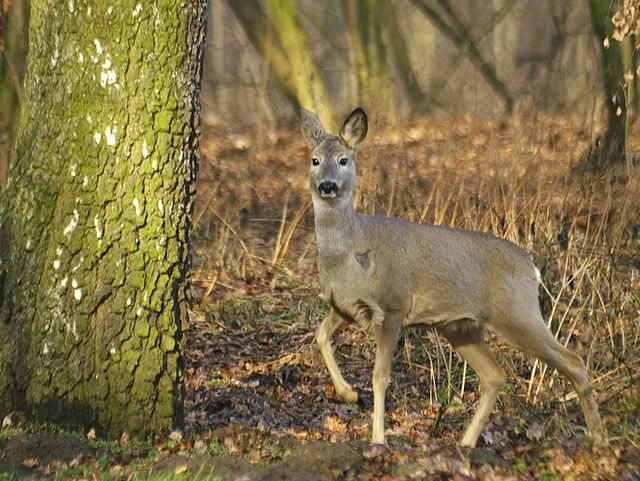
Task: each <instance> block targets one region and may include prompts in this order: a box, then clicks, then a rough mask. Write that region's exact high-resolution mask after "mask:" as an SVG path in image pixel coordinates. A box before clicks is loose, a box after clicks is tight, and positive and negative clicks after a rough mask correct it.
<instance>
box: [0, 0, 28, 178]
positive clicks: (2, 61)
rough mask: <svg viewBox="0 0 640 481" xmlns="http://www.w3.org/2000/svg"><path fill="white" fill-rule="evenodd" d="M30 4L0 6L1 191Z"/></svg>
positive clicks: (8, 1)
mask: <svg viewBox="0 0 640 481" xmlns="http://www.w3.org/2000/svg"><path fill="white" fill-rule="evenodd" d="M28 23H29V2H28V1H27V0H5V1H3V2H0V190H2V187H3V186H4V184H5V183H6V180H7V173H8V169H9V161H10V159H9V156H10V153H11V148H12V146H13V142H14V140H15V134H16V129H17V127H18V115H19V112H20V99H21V97H22V82H23V80H24V71H25V66H26V64H25V59H26V53H27V46H28V45H27V37H28V35H27V34H28V28H27V27H28Z"/></svg>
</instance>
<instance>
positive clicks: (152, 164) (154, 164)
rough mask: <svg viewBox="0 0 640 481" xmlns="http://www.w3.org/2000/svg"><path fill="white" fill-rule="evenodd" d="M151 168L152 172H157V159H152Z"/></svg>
mask: <svg viewBox="0 0 640 481" xmlns="http://www.w3.org/2000/svg"><path fill="white" fill-rule="evenodd" d="M151 168H152V169H153V170H154V171H157V170H158V159H153V160H152V161H151Z"/></svg>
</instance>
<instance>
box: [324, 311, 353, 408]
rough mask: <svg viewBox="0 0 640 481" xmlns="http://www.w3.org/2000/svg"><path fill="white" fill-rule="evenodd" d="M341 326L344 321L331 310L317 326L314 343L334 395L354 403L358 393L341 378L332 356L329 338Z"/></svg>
mask: <svg viewBox="0 0 640 481" xmlns="http://www.w3.org/2000/svg"><path fill="white" fill-rule="evenodd" d="M343 324H344V320H343V319H342V318H341V317H340V316H338V315H337V314H336V313H335V311H334V310H333V309H332V310H331V312H330V313H329V315H328V316H327V317H326V318H325V319H324V320H323V321H322V322H321V323H320V326H318V330H317V332H316V341H317V342H318V346H319V347H320V352H321V353H322V357H323V359H324V363H325V364H326V365H327V369H328V370H329V375H330V376H331V381H332V382H333V387H334V388H335V390H336V394H337V395H338V396H340V397H341V398H342V399H344V400H345V401H346V402H350V403H356V402H358V393H357V392H355V391H354V390H353V388H352V387H351V385H350V384H349V383H348V382H347V381H345V380H344V378H343V377H342V374H341V373H340V369H339V368H338V363H336V359H335V357H334V356H333V348H332V347H331V336H332V335H333V333H334V332H335V331H336V329H338V328H339V327H340V326H342V325H343Z"/></svg>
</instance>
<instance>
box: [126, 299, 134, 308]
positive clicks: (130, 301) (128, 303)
mask: <svg viewBox="0 0 640 481" xmlns="http://www.w3.org/2000/svg"><path fill="white" fill-rule="evenodd" d="M132 302H133V301H132V300H131V298H130V297H127V306H130V305H131V303H132Z"/></svg>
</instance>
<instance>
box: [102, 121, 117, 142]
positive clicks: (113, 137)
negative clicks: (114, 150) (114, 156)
mask: <svg viewBox="0 0 640 481" xmlns="http://www.w3.org/2000/svg"><path fill="white" fill-rule="evenodd" d="M104 134H105V140H106V141H107V145H116V143H117V141H118V127H113V128H111V126H110V125H109V126H107V128H106V129H105V130H104Z"/></svg>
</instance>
